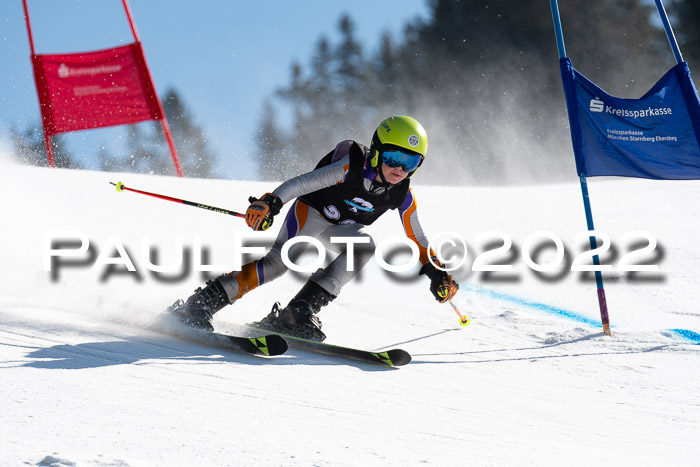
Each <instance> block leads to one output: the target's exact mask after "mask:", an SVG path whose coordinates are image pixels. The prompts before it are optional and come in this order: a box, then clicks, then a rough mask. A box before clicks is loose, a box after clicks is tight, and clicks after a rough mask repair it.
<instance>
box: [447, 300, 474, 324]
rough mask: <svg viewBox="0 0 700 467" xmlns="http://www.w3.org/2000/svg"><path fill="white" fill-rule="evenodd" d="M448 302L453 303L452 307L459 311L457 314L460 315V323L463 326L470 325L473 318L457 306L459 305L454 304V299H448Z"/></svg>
mask: <svg viewBox="0 0 700 467" xmlns="http://www.w3.org/2000/svg"><path fill="white" fill-rule="evenodd" d="M447 303H449V304H450V305H452V308H453V309H454V310H455V312H456V313H457V316H459V324H460V325H461V326H469V323H470V322H471V319H469V317H468V316H467V315H463V314H462V313H461V312H460V311H459V308H457V305H455V304H454V302H453V301H452V300H448V301H447Z"/></svg>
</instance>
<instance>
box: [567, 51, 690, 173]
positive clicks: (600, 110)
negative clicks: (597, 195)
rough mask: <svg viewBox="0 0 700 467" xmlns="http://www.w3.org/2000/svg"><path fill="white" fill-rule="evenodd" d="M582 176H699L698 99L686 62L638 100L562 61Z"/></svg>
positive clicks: (573, 140) (571, 122) (573, 139)
mask: <svg viewBox="0 0 700 467" xmlns="http://www.w3.org/2000/svg"><path fill="white" fill-rule="evenodd" d="M560 66H561V73H562V79H563V82H564V93H565V95H566V105H567V107H568V110H569V124H570V127H571V139H572V142H573V147H574V155H575V157H576V169H577V170H578V173H579V175H586V176H601V175H615V176H621V177H638V178H652V179H666V180H694V179H700V139H699V138H700V99H698V93H697V90H696V88H695V85H694V84H693V81H692V79H691V77H690V70H689V69H688V64H687V63H686V62H681V63H679V64H677V65H676V66H674V67H673V68H671V69H670V70H669V71H668V72H667V73H666V74H665V75H664V76H663V77H662V78H661V79H660V80H659V82H658V83H656V84H655V85H654V87H652V88H651V90H649V92H647V93H646V94H645V95H644V96H642V97H641V98H639V99H621V98H618V97H613V96H611V95H609V94H607V93H606V92H605V91H603V90H602V89H601V88H600V87H598V86H597V85H596V84H595V83H593V82H592V81H591V80H589V79H588V78H586V77H585V76H584V75H582V74H581V73H580V72H579V71H578V70H576V69H575V68H574V67H573V66H572V64H571V60H570V59H569V58H568V57H564V58H562V59H561V60H560Z"/></svg>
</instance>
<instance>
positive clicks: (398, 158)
mask: <svg viewBox="0 0 700 467" xmlns="http://www.w3.org/2000/svg"><path fill="white" fill-rule="evenodd" d="M382 161H383V162H384V163H385V164H386V165H388V166H389V167H391V168H394V169H395V168H397V167H401V168H402V169H403V170H405V171H406V172H408V173H411V172H413V171H414V170H416V169H417V168H418V166H419V165H420V164H421V162H423V156H421V155H420V154H407V153H405V152H403V151H396V150H394V151H384V152H382Z"/></svg>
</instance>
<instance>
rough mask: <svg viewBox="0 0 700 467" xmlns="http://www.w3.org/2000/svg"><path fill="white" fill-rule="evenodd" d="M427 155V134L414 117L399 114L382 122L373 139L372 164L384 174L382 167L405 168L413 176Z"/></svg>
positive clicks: (371, 149) (371, 147) (371, 148)
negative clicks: (382, 165) (385, 165)
mask: <svg viewBox="0 0 700 467" xmlns="http://www.w3.org/2000/svg"><path fill="white" fill-rule="evenodd" d="M426 152H428V134H427V133H426V132H425V128H423V125H421V124H420V123H418V121H417V120H416V119H414V118H412V117H407V116H405V115H398V116H395V117H389V118H387V119H386V120H384V121H382V123H380V124H379V126H378V127H377V130H376V131H375V132H374V135H373V136H372V145H371V146H370V161H371V164H372V167H376V168H377V170H378V171H379V173H380V174H381V164H382V163H384V164H387V165H388V166H390V167H398V166H401V167H403V169H404V170H406V172H408V176H409V177H410V176H411V175H413V174H414V173H415V171H416V170H417V169H418V167H419V166H420V165H421V164H422V163H423V159H424V158H425V154H426Z"/></svg>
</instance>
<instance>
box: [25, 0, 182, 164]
mask: <svg viewBox="0 0 700 467" xmlns="http://www.w3.org/2000/svg"><path fill="white" fill-rule="evenodd" d="M23 1H26V0H23ZM122 4H123V5H124V11H125V12H126V18H127V19H128V20H129V26H130V27H131V33H132V34H133V35H134V41H136V43H137V44H138V46H139V48H140V49H141V55H142V56H143V61H144V63H145V62H146V54H144V53H143V46H142V45H141V40H140V39H139V33H138V31H137V30H136V24H135V23H134V18H133V16H132V15H131V8H130V7H129V2H128V1H127V0H122ZM146 70H147V72H148V79H150V80H151V84H152V85H153V89H154V91H155V88H156V86H155V84H154V83H153V76H151V69H150V68H149V67H148V64H146ZM154 97H155V99H156V102H158V108H159V109H160V113H161V115H162V116H163V118H162V119H161V121H160V126H161V128H162V129H163V134H164V135H165V141H166V142H167V143H168V147H169V148H170V155H171V157H172V159H173V164H174V165H175V172H177V176H178V177H184V174H183V173H182V167H181V165H180V158H179V157H178V156H177V149H176V148H175V142H174V141H173V135H172V133H171V132H170V125H168V118H167V117H166V116H165V110H163V104H162V103H161V101H160V97H159V96H158V93H157V92H155V96H154Z"/></svg>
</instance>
